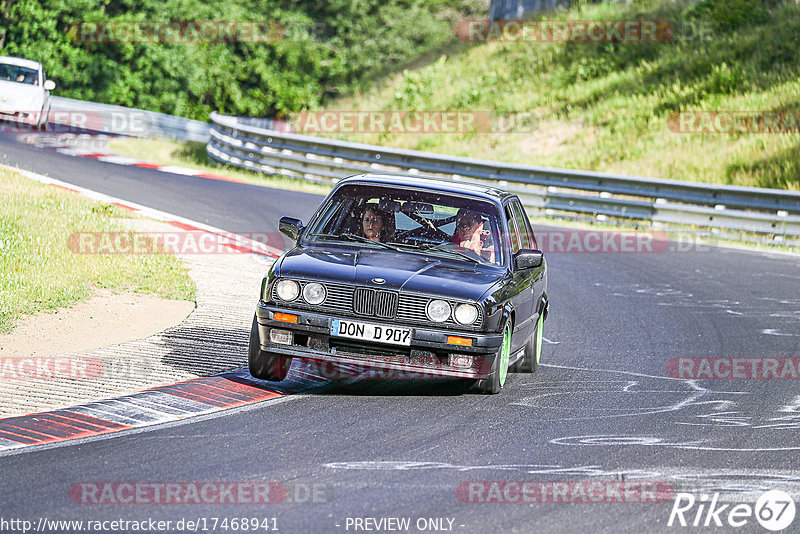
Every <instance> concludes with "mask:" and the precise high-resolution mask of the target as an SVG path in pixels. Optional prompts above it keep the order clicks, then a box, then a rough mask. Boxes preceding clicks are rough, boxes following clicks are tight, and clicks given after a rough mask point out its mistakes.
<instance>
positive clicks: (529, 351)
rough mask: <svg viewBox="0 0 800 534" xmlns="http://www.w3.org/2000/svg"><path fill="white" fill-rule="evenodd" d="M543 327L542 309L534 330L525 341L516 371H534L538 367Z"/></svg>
mask: <svg viewBox="0 0 800 534" xmlns="http://www.w3.org/2000/svg"><path fill="white" fill-rule="evenodd" d="M543 328H544V310H543V311H542V312H541V313H539V320H538V321H536V331H535V332H534V333H533V334H531V337H530V339H529V340H528V342H527V343H525V355H524V356H523V357H522V359H521V360H520V362H519V364H518V366H517V371H518V372H520V373H535V372H536V370H537V369H539V361H540V360H541V359H542V331H543Z"/></svg>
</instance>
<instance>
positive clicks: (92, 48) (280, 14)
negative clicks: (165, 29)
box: [0, 0, 482, 120]
mask: <svg viewBox="0 0 800 534" xmlns="http://www.w3.org/2000/svg"><path fill="white" fill-rule="evenodd" d="M3 6H4V7H3V9H1V10H0V28H5V30H3V32H0V48H1V49H2V50H1V51H0V53H2V54H4V55H13V56H22V57H27V58H30V59H35V60H38V61H41V62H42V63H43V64H44V66H45V69H46V71H47V72H48V75H49V76H50V77H52V78H53V79H54V80H55V81H56V82H57V85H58V87H57V90H56V94H57V95H60V96H68V97H74V98H81V99H86V100H93V101H98V102H106V103H111V104H119V105H123V106H133V107H141V108H145V109H150V110H154V111H161V112H164V113H170V114H174V115H181V116H186V117H191V118H196V119H201V120H207V119H208V114H209V112H211V111H214V110H216V111H221V112H226V113H232V114H239V115H252V116H273V115H280V114H283V113H287V112H291V111H297V110H301V109H308V108H315V107H318V106H319V105H320V104H321V102H323V101H324V100H325V99H326V98H328V97H330V96H333V95H337V94H341V93H347V92H350V91H353V90H360V89H362V88H364V87H366V86H368V85H370V84H371V83H372V82H373V81H374V80H375V79H376V78H378V77H380V76H381V75H383V74H385V73H388V72H391V71H393V70H395V69H398V68H402V66H403V65H405V64H407V63H409V62H411V61H414V60H416V59H418V58H419V57H420V56H422V55H424V54H426V53H428V52H432V51H435V50H436V49H438V48H441V47H444V46H446V45H448V43H450V42H452V41H453V40H454V38H455V37H454V34H453V30H452V26H453V24H454V22H455V21H456V20H458V19H462V18H467V17H473V18H475V17H478V16H480V15H481V14H482V11H481V9H482V6H481V5H480V3H478V2H476V1H474V0H472V1H470V0H433V1H427V2H426V1H424V0H363V1H359V2H353V1H351V0H329V1H326V2H317V1H316V0H106V1H104V2H96V1H94V0H26V1H25V2H4V3H3ZM186 20H194V21H207V20H221V21H265V20H269V21H277V22H278V23H280V24H281V26H282V27H283V28H285V30H286V35H285V36H284V38H283V39H280V40H278V41H277V42H209V43H202V42H186V43H181V42H161V43H159V42H112V43H100V42H90V41H86V40H82V39H81V35H80V34H79V33H78V32H77V31H75V29H76V28H75V26H74V24H75V23H79V22H82V21H95V22H97V21H110V22H120V21H186ZM70 29H72V30H73V31H72V33H70ZM84 41H85V42H84Z"/></svg>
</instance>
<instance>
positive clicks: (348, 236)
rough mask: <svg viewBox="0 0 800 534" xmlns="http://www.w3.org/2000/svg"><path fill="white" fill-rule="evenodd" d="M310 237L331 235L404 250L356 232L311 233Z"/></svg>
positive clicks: (331, 236) (336, 237)
mask: <svg viewBox="0 0 800 534" xmlns="http://www.w3.org/2000/svg"><path fill="white" fill-rule="evenodd" d="M308 237H330V238H333V239H345V240H347V241H354V242H356V243H368V244H370V245H379V246H381V247H383V248H388V249H390V250H396V251H397V252H402V250H400V249H399V248H397V247H396V246H394V245H390V244H388V243H382V242H380V241H373V240H372V239H370V238H368V237H364V236H362V235H356V234H310V235H309V236H308Z"/></svg>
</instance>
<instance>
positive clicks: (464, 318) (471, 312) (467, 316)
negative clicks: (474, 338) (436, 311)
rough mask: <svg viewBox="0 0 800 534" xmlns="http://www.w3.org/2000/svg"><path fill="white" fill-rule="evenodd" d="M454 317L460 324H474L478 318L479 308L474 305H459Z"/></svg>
mask: <svg viewBox="0 0 800 534" xmlns="http://www.w3.org/2000/svg"><path fill="white" fill-rule="evenodd" d="M453 317H455V318H456V321H458V323H460V324H472V323H474V322H475V319H477V318H478V308H476V307H475V306H473V305H472V304H459V305H458V306H456V311H455V313H453Z"/></svg>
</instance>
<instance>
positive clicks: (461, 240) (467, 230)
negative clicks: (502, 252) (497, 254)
mask: <svg viewBox="0 0 800 534" xmlns="http://www.w3.org/2000/svg"><path fill="white" fill-rule="evenodd" d="M488 234H489V230H484V229H483V219H482V218H481V216H480V214H479V213H478V212H476V211H473V210H470V209H467V208H461V209H459V210H458V213H457V214H456V229H455V231H453V237H452V238H451V239H450V242H451V243H452V244H454V245H457V246H459V247H462V248H466V249H468V250H471V251H472V252H474V253H475V254H477V255H479V256H481V257H482V258H484V259H487V260H489V261H490V262H494V247H488V248H484V239H485V238H486V236H487V235H488Z"/></svg>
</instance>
